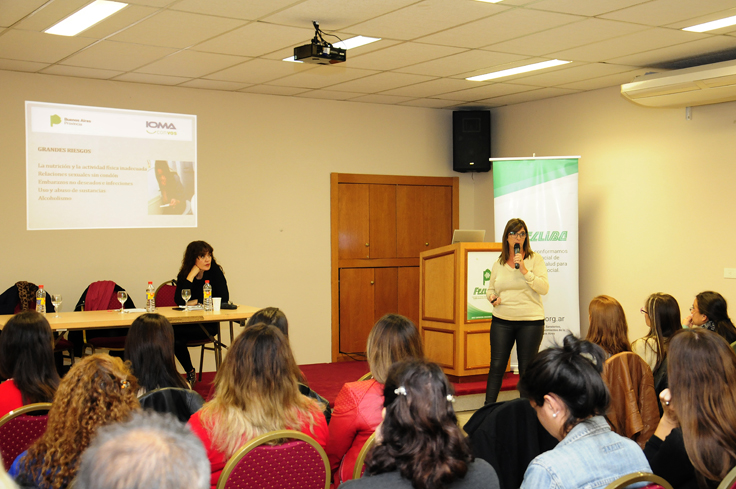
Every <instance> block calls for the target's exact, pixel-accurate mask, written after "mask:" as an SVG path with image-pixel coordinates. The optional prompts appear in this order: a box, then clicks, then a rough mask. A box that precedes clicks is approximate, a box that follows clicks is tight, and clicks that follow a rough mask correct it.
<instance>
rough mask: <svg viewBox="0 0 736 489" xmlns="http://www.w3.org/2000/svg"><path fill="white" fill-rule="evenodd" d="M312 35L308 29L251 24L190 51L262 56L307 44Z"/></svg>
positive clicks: (260, 23) (262, 23)
mask: <svg viewBox="0 0 736 489" xmlns="http://www.w3.org/2000/svg"><path fill="white" fill-rule="evenodd" d="M313 34H314V32H313V31H310V30H309V29H298V28H296V27H288V26H283V25H274V24H267V23H264V22H253V23H251V24H248V25H246V26H244V27H241V28H239V29H236V30H234V31H232V32H228V33H227V34H223V35H221V36H218V37H216V38H214V39H210V40H209V41H207V42H203V43H201V44H198V45H197V46H195V47H194V48H193V49H195V50H197V51H206V52H210V53H224V54H237V55H239V56H261V55H263V54H266V53H270V52H272V51H276V50H279V49H284V48H286V47H290V46H294V45H301V44H308V43H309V41H310V40H311V39H312V35H313ZM291 54H293V50H292V51H291Z"/></svg>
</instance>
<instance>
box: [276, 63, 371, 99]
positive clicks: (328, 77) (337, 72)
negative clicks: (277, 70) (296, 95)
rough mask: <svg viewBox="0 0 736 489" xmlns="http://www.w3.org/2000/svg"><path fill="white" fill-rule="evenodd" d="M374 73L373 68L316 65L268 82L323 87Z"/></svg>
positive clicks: (292, 85)
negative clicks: (307, 69) (360, 68)
mask: <svg viewBox="0 0 736 489" xmlns="http://www.w3.org/2000/svg"><path fill="white" fill-rule="evenodd" d="M375 73H376V72H375V71H373V70H357V69H353V68H346V67H343V66H317V67H316V68H315V69H313V70H309V71H303V72H299V73H296V74H294V75H289V76H285V77H283V78H279V79H278V80H273V81H271V82H270V84H271V85H284V86H289V87H302V88H324V87H329V86H332V85H336V84H339V83H344V82H350V81H352V80H357V79H360V78H364V77H367V76H369V75H373V74H375ZM363 93H365V92H363Z"/></svg>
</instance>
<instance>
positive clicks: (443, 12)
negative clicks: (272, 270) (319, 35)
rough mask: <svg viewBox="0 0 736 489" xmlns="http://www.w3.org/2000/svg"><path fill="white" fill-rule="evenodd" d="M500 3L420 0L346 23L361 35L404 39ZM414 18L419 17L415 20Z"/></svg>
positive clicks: (497, 9) (494, 10) (482, 14)
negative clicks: (387, 11) (360, 21)
mask: <svg viewBox="0 0 736 489" xmlns="http://www.w3.org/2000/svg"><path fill="white" fill-rule="evenodd" d="M508 8H509V7H508V6H506V5H504V4H503V3H500V4H492V3H484V2H474V1H468V0H465V1H460V2H458V1H455V2H448V1H447V0H424V1H422V2H417V3H415V4H413V5H409V6H408V7H404V8H402V9H400V10H397V11H394V12H391V13H389V14H385V15H382V16H380V17H376V18H374V19H371V20H369V21H368V22H363V23H360V24H356V25H353V26H350V30H352V31H355V32H360V33H361V34H362V35H364V36H371V37H389V38H392V39H402V40H405V41H408V40H411V39H416V38H418V37H421V36H426V35H429V34H433V33H435V32H438V31H443V30H445V29H448V28H450V27H455V26H457V25H459V24H464V23H466V22H472V21H475V20H478V19H480V18H483V17H488V16H489V15H493V14H497V13H499V12H503V11H504V10H507V9H508ZM417 19H422V21H421V22H417V21H416V20H417Z"/></svg>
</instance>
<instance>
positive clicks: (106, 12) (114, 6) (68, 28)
mask: <svg viewBox="0 0 736 489" xmlns="http://www.w3.org/2000/svg"><path fill="white" fill-rule="evenodd" d="M127 6H128V4H127V3H120V2H111V1H109V0H95V1H94V2H92V3H90V4H89V5H87V6H86V7H84V8H83V9H81V10H78V11H77V12H75V13H74V14H72V15H70V16H69V17H67V18H66V19H64V20H62V21H61V22H59V23H58V24H56V25H54V26H52V27H50V28H49V29H46V30H45V31H44V32H46V33H47V34H55V35H57V36H76V35H77V34H79V33H80V32H82V31H83V30H85V29H89V28H90V27H92V26H93V25H95V24H96V23H98V22H100V21H101V20H103V19H106V18H108V17H109V16H111V15H112V14H114V13H115V12H117V11H118V10H120V9H122V8H125V7H127Z"/></svg>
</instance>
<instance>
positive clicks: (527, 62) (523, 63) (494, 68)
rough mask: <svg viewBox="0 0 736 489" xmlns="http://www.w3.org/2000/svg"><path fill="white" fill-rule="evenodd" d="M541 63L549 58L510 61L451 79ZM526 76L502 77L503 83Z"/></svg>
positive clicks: (523, 74)
mask: <svg viewBox="0 0 736 489" xmlns="http://www.w3.org/2000/svg"><path fill="white" fill-rule="evenodd" d="M542 61H549V58H534V57H532V58H529V57H527V58H521V59H519V60H518V61H512V62H510V63H504V64H502V65H497V66H492V67H491V68H490V69H488V68H479V69H477V70H474V71H468V72H466V73H459V74H458V75H456V76H454V77H453V78H470V77H473V76H478V75H485V74H486V73H495V72H497V71H503V70H508V69H511V68H518V67H520V66H527V65H530V64H534V63H539V62H542ZM547 69H552V70H554V69H559V67H554V68H547ZM528 75H529V73H522V74H521V75H511V76H505V77H503V81H504V82H506V81H508V80H513V79H515V78H519V77H523V76H528ZM497 82H498V80H496V81H494V82H492V83H497ZM473 83H479V82H473Z"/></svg>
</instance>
